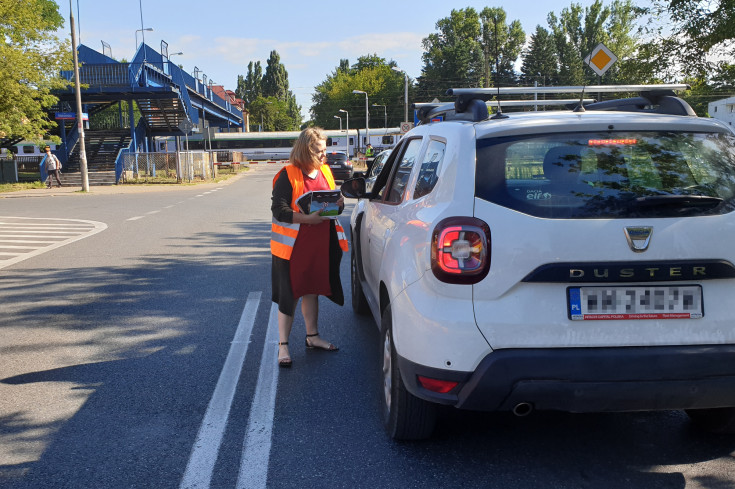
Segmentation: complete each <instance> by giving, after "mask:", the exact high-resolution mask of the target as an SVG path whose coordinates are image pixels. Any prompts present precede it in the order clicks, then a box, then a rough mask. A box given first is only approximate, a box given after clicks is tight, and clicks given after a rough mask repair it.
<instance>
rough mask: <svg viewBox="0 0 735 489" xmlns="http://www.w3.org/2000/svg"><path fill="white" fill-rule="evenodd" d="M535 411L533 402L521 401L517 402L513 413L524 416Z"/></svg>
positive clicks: (520, 416)
mask: <svg viewBox="0 0 735 489" xmlns="http://www.w3.org/2000/svg"><path fill="white" fill-rule="evenodd" d="M532 411H533V404H531V403H528V402H519V403H518V404H516V406H515V407H514V408H513V414H515V415H516V416H518V417H519V418H522V417H523V416H528V415H529V414H531V412H532Z"/></svg>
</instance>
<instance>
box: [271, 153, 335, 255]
mask: <svg viewBox="0 0 735 489" xmlns="http://www.w3.org/2000/svg"><path fill="white" fill-rule="evenodd" d="M283 170H286V173H287V174H288V180H289V182H291V187H292V188H293V192H292V194H291V209H293V211H294V212H301V211H300V210H299V207H298V206H297V205H296V201H297V200H298V199H299V197H301V196H302V195H303V194H304V174H303V173H302V172H301V169H299V168H297V167H295V166H294V165H288V166H286V167H285V168H284V169H283ZM283 170H281V171H279V172H278V173H276V176H275V177H274V178H273V186H274V187H275V186H276V181H277V180H278V177H279V176H280V175H281V172H282V171H283ZM320 170H321V172H322V174H323V175H324V178H326V179H327V183H328V184H329V188H330V189H332V190H334V176H332V170H330V168H329V165H322V166H321V167H320ZM334 224H335V226H336V228H337V238H338V239H339V246H340V248H342V251H345V252H347V251H348V250H349V245H348V243H347V235H346V234H345V230H344V228H343V227H342V226H341V225H340V223H339V221H337V220H336V219H335V222H334ZM298 234H299V224H297V223H287V222H281V221H279V220H277V219H276V218H275V217H274V218H273V220H272V223H271V253H272V254H273V255H275V256H277V257H279V258H283V259H284V260H290V259H291V253H292V252H293V245H294V243H296V236H297V235H298Z"/></svg>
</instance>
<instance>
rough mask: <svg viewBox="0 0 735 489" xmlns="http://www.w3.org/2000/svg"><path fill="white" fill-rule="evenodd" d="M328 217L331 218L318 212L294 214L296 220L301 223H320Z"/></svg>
mask: <svg viewBox="0 0 735 489" xmlns="http://www.w3.org/2000/svg"><path fill="white" fill-rule="evenodd" d="M296 216H298V217H296ZM326 219H329V218H328V217H325V216H320V215H319V214H318V213H317V212H315V213H313V214H301V213H295V214H294V222H297V221H298V223H299V224H320V223H321V222H322V221H324V220H326Z"/></svg>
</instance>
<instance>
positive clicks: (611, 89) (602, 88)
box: [447, 83, 690, 98]
mask: <svg viewBox="0 0 735 489" xmlns="http://www.w3.org/2000/svg"><path fill="white" fill-rule="evenodd" d="M689 88H690V87H689V85H687V84H685V83H661V84H654V85H576V86H566V87H500V88H497V87H496V88H492V87H491V88H450V89H449V90H447V95H457V96H461V95H472V96H474V98H479V96H481V95H485V96H489V97H494V96H495V95H497V94H498V93H500V94H501V95H511V94H512V95H519V94H531V95H532V94H534V93H539V94H540V93H582V92H591V93H626V92H645V91H658V90H671V91H678V90H687V89H689Z"/></svg>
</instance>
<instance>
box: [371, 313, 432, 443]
mask: <svg viewBox="0 0 735 489" xmlns="http://www.w3.org/2000/svg"><path fill="white" fill-rule="evenodd" d="M381 325H382V328H381V329H382V334H381V343H382V348H381V352H382V367H383V368H382V374H383V376H382V379H383V392H382V394H383V395H382V396H381V404H382V410H383V426H384V427H385V430H386V432H387V433H388V436H390V437H391V438H392V439H394V440H423V439H426V438H429V437H430V436H431V434H432V433H433V432H434V426H435V425H436V417H437V406H436V405H434V404H432V403H430V402H427V401H424V400H423V399H419V398H418V397H416V396H414V395H413V394H411V393H410V392H408V391H407V390H406V386H405V385H404V384H403V379H402V378H401V373H400V371H399V369H398V361H397V355H396V348H395V346H394V345H393V327H392V319H391V308H390V305H389V306H388V307H387V308H386V310H385V311H384V312H383V317H382V320H381Z"/></svg>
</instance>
